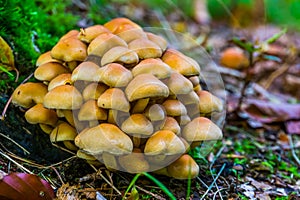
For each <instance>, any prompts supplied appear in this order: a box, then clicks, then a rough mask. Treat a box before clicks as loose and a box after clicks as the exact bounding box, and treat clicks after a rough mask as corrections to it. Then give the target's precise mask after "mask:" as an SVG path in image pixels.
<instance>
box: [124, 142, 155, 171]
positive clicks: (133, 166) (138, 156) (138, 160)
mask: <svg viewBox="0 0 300 200" xmlns="http://www.w3.org/2000/svg"><path fill="white" fill-rule="evenodd" d="M118 160H119V164H120V165H121V167H122V168H123V169H124V170H125V171H126V172H128V173H141V172H147V171H148V170H149V169H150V166H149V163H148V162H147V160H146V159H145V156H144V154H143V153H142V151H141V150H140V149H137V148H135V149H133V152H132V153H131V154H129V155H125V156H120V157H119V159H118Z"/></svg>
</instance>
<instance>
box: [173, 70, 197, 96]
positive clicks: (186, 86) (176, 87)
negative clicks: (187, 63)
mask: <svg viewBox="0 0 300 200" xmlns="http://www.w3.org/2000/svg"><path fill="white" fill-rule="evenodd" d="M167 86H168V87H169V90H170V93H171V94H175V95H178V94H188V93H190V92H191V91H193V84H192V83H191V81H190V80H189V79H187V78H185V77H184V76H183V75H182V74H180V73H178V72H173V73H172V74H171V76H170V78H169V79H168V81H167Z"/></svg>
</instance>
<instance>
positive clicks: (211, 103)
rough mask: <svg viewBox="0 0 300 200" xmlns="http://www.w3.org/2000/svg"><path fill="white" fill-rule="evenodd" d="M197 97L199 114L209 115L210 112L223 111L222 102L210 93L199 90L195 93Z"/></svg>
mask: <svg viewBox="0 0 300 200" xmlns="http://www.w3.org/2000/svg"><path fill="white" fill-rule="evenodd" d="M197 95H198V97H199V100H200V103H199V110H200V113H203V114H210V113H212V112H220V111H222V110H223V103H222V101H221V100H220V99H219V98H218V97H216V96H215V95H213V94H212V93H210V92H208V91H206V90H200V91H198V92H197Z"/></svg>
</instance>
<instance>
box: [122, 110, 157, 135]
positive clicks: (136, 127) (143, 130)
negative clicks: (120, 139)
mask: <svg viewBox="0 0 300 200" xmlns="http://www.w3.org/2000/svg"><path fill="white" fill-rule="evenodd" d="M121 130H122V131H124V132H125V133H127V134H128V135H132V136H138V137H148V136H150V135H151V134H152V133H153V126H152V124H151V122H150V121H149V120H148V119H147V118H146V117H145V116H144V115H143V114H132V115H130V116H129V117H128V118H127V119H126V120H125V121H124V122H123V123H122V125H121Z"/></svg>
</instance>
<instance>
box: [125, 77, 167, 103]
mask: <svg viewBox="0 0 300 200" xmlns="http://www.w3.org/2000/svg"><path fill="white" fill-rule="evenodd" d="M125 94H126V96H127V98H128V100H129V101H130V102H131V101H134V100H137V99H142V98H148V97H167V96H169V88H168V87H167V86H166V85H165V84H164V83H163V82H161V81H160V80H158V79H157V78H156V77H155V76H153V75H152V74H139V75H137V76H136V77H134V78H133V79H132V80H131V81H130V83H129V84H128V85H127V87H126V89H125Z"/></svg>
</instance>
